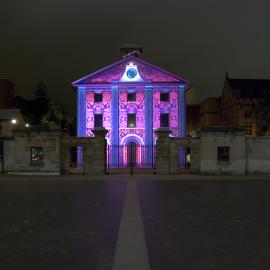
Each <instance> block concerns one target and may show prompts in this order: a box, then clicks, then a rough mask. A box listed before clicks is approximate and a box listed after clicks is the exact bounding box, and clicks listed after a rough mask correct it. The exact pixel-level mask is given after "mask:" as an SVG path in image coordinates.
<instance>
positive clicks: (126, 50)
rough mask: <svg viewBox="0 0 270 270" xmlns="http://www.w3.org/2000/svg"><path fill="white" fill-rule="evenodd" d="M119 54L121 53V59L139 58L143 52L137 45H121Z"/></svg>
mask: <svg viewBox="0 0 270 270" xmlns="http://www.w3.org/2000/svg"><path fill="white" fill-rule="evenodd" d="M120 52H121V53H122V55H123V57H126V56H129V55H134V56H136V57H139V55H140V54H142V52H143V47H142V46H141V45H139V44H123V45H122V46H121V47H120Z"/></svg>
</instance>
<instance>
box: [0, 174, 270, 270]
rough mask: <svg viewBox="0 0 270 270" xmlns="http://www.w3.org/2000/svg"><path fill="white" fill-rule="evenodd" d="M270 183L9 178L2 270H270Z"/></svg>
mask: <svg viewBox="0 0 270 270" xmlns="http://www.w3.org/2000/svg"><path fill="white" fill-rule="evenodd" d="M269 180H270V178H269V176H248V177H247V176H245V177H243V176H222V177H219V176H196V175H185V176H184V175H181V176H160V175H158V176H157V175H133V176H130V175H109V176H107V175H106V176H83V175H80V176H14V175H8V176H0V213H1V215H0V269H1V270H2V269H3V270H13V269H14V270H15V269H16V270H17V269H23V270H24V269H38V270H39V269H41V270H43V269H50V270H51V269H52V270H53V269H57V270H62V269H67V270H69V269H98V270H101V269H102V270H103V269H104V270H105V269H106V270H107V269H108V270H109V269H110V270H112V269H113V270H124V269H125V270H133V269H134V270H135V269H142V270H150V269H151V270H165V269H166V270H167V269H189V270H203V269H217V270H234V269H235V270H236V269H237V270H238V269H245V270H248V269H258V270H269V269H270V267H269V266H270V196H269V194H270V181H269Z"/></svg>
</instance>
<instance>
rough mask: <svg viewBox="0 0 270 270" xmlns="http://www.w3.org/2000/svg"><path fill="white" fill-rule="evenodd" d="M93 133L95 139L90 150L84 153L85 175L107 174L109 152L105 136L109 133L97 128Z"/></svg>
mask: <svg viewBox="0 0 270 270" xmlns="http://www.w3.org/2000/svg"><path fill="white" fill-rule="evenodd" d="M92 131H93V133H94V137H93V138H92V142H91V144H90V145H89V146H88V149H86V151H84V152H85V155H84V160H85V161H84V163H85V174H105V173H106V150H107V141H106V139H105V136H106V134H107V132H108V131H107V130H106V129H105V128H96V129H94V130H92Z"/></svg>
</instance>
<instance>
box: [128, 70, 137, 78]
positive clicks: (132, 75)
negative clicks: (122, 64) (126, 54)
mask: <svg viewBox="0 0 270 270" xmlns="http://www.w3.org/2000/svg"><path fill="white" fill-rule="evenodd" d="M136 75H137V70H136V69H135V68H129V69H128V70H127V76H128V78H130V79H133V78H134V77H135V76H136Z"/></svg>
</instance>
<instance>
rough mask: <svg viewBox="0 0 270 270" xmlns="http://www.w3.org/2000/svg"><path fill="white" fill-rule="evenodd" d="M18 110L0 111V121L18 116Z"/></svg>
mask: <svg viewBox="0 0 270 270" xmlns="http://www.w3.org/2000/svg"><path fill="white" fill-rule="evenodd" d="M19 113H20V110H19V109H0V120H11V119H13V118H15V117H17V116H18V114H19Z"/></svg>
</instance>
